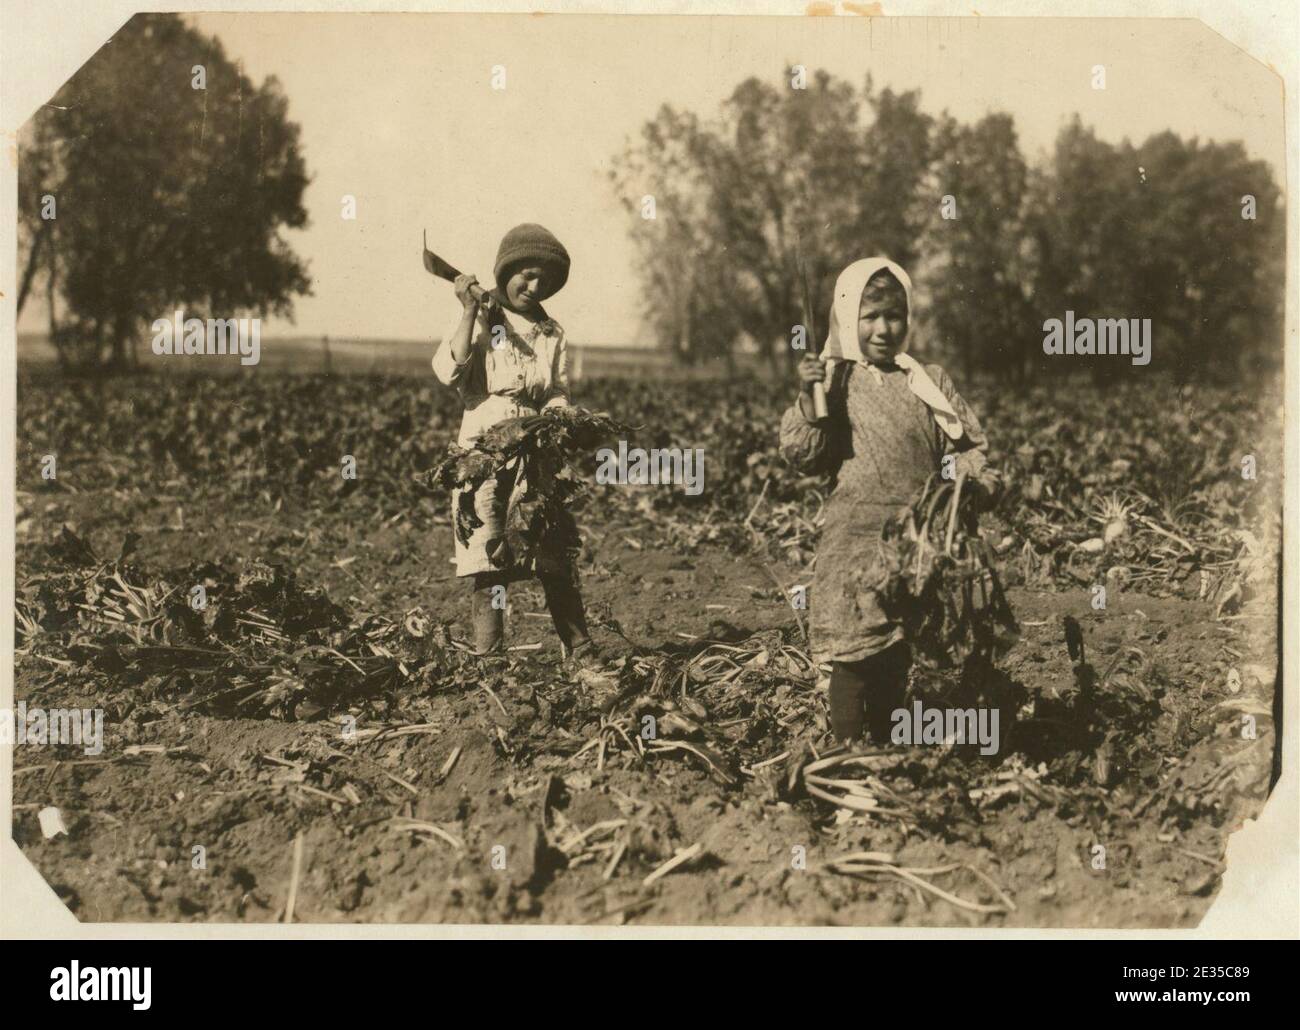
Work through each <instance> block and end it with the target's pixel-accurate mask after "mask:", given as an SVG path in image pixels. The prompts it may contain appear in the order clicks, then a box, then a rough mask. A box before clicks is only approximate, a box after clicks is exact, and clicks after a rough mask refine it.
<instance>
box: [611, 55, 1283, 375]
mask: <svg viewBox="0 0 1300 1030" xmlns="http://www.w3.org/2000/svg"><path fill="white" fill-rule="evenodd" d="M796 74H797V72H796V70H794V69H791V70H788V71H787V78H786V79H785V80H784V81H778V82H776V83H770V82H764V81H762V80H760V79H757V78H749V79H746V80H745V81H743V82H742V83H740V85H738V86H737V87H736V89H735V90H734V91H733V93H732V94H731V96H730V97H729V98H728V99H727V101H726V102H725V103H724V104H723V105H722V109H721V110H720V111H719V112H718V113H717V115H716V117H713V118H712V119H708V120H706V119H705V118H703V117H701V116H700V115H699V114H697V113H694V112H690V111H682V110H677V109H675V108H673V107H671V106H668V105H665V106H663V107H661V108H660V110H659V111H658V112H657V114H656V115H655V117H654V118H653V119H651V120H650V121H648V122H647V123H646V124H645V125H644V126H642V128H641V131H640V134H639V137H637V138H635V139H634V140H632V141H630V142H629V143H628V145H627V146H626V148H625V149H624V151H623V152H622V153H621V154H619V155H618V156H617V157H616V158H615V159H614V162H613V166H612V171H611V173H610V176H611V179H612V181H613V185H614V188H615V190H616V191H617V193H618V196H619V198H620V200H621V202H622V203H623V205H624V207H625V208H626V210H627V212H628V215H629V230H630V232H631V235H632V239H633V240H634V242H635V244H636V249H637V253H638V255H639V259H640V269H639V271H640V275H641V281H642V290H643V314H644V318H645V320H646V323H647V325H648V326H649V328H650V329H651V331H652V333H653V335H654V337H655V339H656V340H657V342H658V344H659V345H660V346H661V347H662V348H664V349H666V350H668V351H670V352H671V353H672V354H673V355H674V356H675V357H676V358H678V359H679V360H681V361H682V362H684V363H688V364H690V363H698V362H701V361H705V360H709V359H714V358H727V359H730V358H731V357H732V356H733V355H734V354H735V353H736V352H737V349H738V348H739V347H740V346H741V344H742V343H743V342H748V343H749V344H750V345H751V346H754V347H757V349H758V352H759V353H760V354H761V355H762V356H763V357H764V358H765V359H766V361H767V362H769V363H770V364H771V365H773V366H774V367H775V366H777V365H778V364H779V363H781V362H782V361H785V362H793V361H794V360H796V359H797V357H798V356H799V352H798V351H797V350H796V349H795V348H794V347H792V346H791V342H792V339H793V338H794V336H793V327H794V326H796V325H802V324H803V321H804V317H803V303H802V297H801V292H802V282H803V279H804V278H805V277H806V278H807V281H808V283H809V288H808V290H809V293H810V295H811V304H810V307H811V309H812V316H813V317H812V319H811V320H812V321H813V322H814V323H815V326H816V332H817V333H818V335H819V337H824V335H825V332H826V326H825V321H826V312H827V311H828V309H829V305H830V296H831V291H832V289H833V286H834V281H835V277H836V275H837V274H838V272H839V270H840V269H841V268H842V267H843V266H845V265H846V264H848V262H849V261H851V260H853V259H855V258H858V257H863V256H869V255H871V254H876V253H883V254H886V255H888V256H889V257H892V258H893V259H894V260H895V261H897V262H898V263H899V264H901V265H903V267H905V268H907V269H908V270H909V272H910V273H911V274H912V277H913V280H914V282H915V283H916V286H917V292H916V304H915V307H916V310H917V313H916V317H915V321H914V329H913V332H914V333H916V334H917V336H918V337H919V338H920V339H921V340H922V341H923V346H924V350H925V353H926V355H927V356H930V357H934V358H936V359H938V360H942V361H946V362H950V363H952V364H953V365H955V366H956V367H958V368H961V369H963V371H964V372H966V373H967V374H971V373H973V372H976V371H980V372H988V373H993V374H998V375H1002V376H1008V377H1010V378H1012V379H1014V380H1017V381H1023V380H1027V379H1031V378H1038V377H1043V376H1049V375H1052V374H1054V373H1059V372H1064V371H1068V370H1069V369H1070V368H1077V367H1080V363H1082V364H1083V365H1088V364H1089V361H1088V359H1076V360H1074V361H1070V362H1062V361H1059V360H1055V359H1051V358H1049V357H1048V356H1046V355H1045V354H1044V353H1043V339H1044V329H1043V325H1044V322H1045V321H1046V320H1048V319H1051V318H1057V319H1059V318H1062V317H1063V316H1064V314H1065V312H1066V311H1067V310H1070V311H1073V312H1075V313H1076V315H1078V316H1079V317H1080V318H1083V317H1088V318H1126V319H1127V318H1150V319H1151V320H1152V323H1153V325H1154V327H1155V329H1154V332H1153V335H1154V336H1155V338H1156V342H1155V345H1154V348H1153V350H1154V352H1155V360H1154V362H1153V365H1154V366H1155V367H1160V366H1163V367H1164V368H1166V369H1173V370H1174V371H1175V372H1176V373H1177V374H1178V375H1180V376H1189V375H1193V374H1202V373H1217V374H1223V375H1231V376H1239V375H1244V374H1247V372H1248V371H1249V370H1251V369H1254V368H1258V367H1260V366H1261V365H1276V364H1277V363H1279V362H1280V360H1281V351H1282V335H1281V334H1282V311H1283V287H1284V279H1285V233H1284V228H1283V227H1284V225H1285V214H1284V211H1283V201H1282V195H1281V190H1280V189H1279V187H1278V185H1277V184H1276V182H1275V181H1274V177H1273V174H1272V172H1271V170H1270V168H1269V166H1268V165H1267V164H1266V163H1264V162H1262V161H1258V160H1251V159H1250V157H1249V156H1248V155H1247V153H1246V151H1245V149H1244V148H1243V146H1242V145H1241V144H1240V143H1238V142H1222V143H1221V142H1214V141H1210V142H1205V141H1201V140H1199V139H1191V140H1185V139H1183V138H1181V137H1180V136H1178V135H1177V134H1175V133H1173V132H1161V133H1158V134H1155V135H1153V136H1151V137H1150V138H1148V139H1147V140H1145V141H1144V142H1143V143H1141V144H1140V145H1136V146H1135V145H1134V144H1132V143H1130V142H1129V141H1128V140H1125V141H1123V142H1121V143H1119V144H1113V143H1109V142H1106V141H1104V140H1102V139H1100V138H1098V136H1097V134H1096V132H1095V131H1094V130H1093V129H1092V128H1090V127H1088V126H1085V125H1084V124H1083V123H1082V122H1081V120H1080V119H1079V117H1078V116H1077V115H1075V116H1074V117H1073V118H1072V119H1071V120H1069V121H1068V122H1067V123H1066V124H1065V125H1064V126H1063V127H1062V128H1061V130H1060V132H1059V134H1058V136H1057V138H1056V141H1055V146H1054V147H1053V149H1052V150H1051V152H1050V153H1049V154H1047V155H1045V156H1044V157H1043V158H1041V159H1039V160H1037V161H1034V162H1031V161H1029V160H1027V159H1026V157H1025V156H1024V154H1023V153H1022V151H1021V148H1020V144H1019V139H1018V137H1017V133H1016V127H1015V122H1014V120H1013V118H1012V117H1011V115H1009V114H1006V113H1002V112H995V113H991V114H988V115H986V116H985V117H983V118H981V119H980V120H978V121H977V122H975V123H974V124H963V123H961V122H959V121H957V120H956V119H955V118H953V117H952V116H950V115H949V114H948V113H947V112H946V111H945V112H943V113H941V114H939V115H932V114H929V113H927V112H925V111H924V110H923V109H922V107H921V95H920V92H919V91H915V90H913V91H908V92H902V93H897V92H894V91H893V90H890V89H883V90H877V89H875V88H874V85H873V83H872V81H871V79H870V78H867V80H866V81H865V83H864V85H863V87H862V88H860V89H859V88H856V87H855V86H854V85H853V84H852V83H849V82H846V81H843V80H840V79H837V78H835V77H833V76H831V75H830V74H828V73H826V72H824V71H822V72H817V73H815V74H814V75H812V76H811V77H809V78H808V79H807V81H806V83H804V84H803V85H804V88H791V83H792V82H793V81H794V76H795V75H796ZM818 343H820V339H819V340H818ZM1121 361H1123V362H1126V361H1127V359H1122V358H1109V359H1096V358H1094V359H1091V366H1092V369H1093V373H1094V375H1095V376H1096V377H1097V378H1105V377H1107V376H1108V375H1113V374H1115V373H1117V372H1118V371H1119V370H1120V369H1119V364H1120V362H1121Z"/></svg>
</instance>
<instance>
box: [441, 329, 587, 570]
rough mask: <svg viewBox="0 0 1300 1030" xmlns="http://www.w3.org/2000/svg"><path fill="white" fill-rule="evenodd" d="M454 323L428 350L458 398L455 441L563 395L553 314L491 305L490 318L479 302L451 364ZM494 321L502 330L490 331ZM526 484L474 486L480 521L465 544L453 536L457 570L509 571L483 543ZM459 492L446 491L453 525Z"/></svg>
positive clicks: (563, 361) (557, 564)
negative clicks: (460, 353) (465, 342)
mask: <svg viewBox="0 0 1300 1030" xmlns="http://www.w3.org/2000/svg"><path fill="white" fill-rule="evenodd" d="M459 325H460V323H459V320H457V323H456V326H454V327H453V328H452V331H451V332H448V333H446V334H445V335H444V336H443V338H442V340H443V342H442V343H441V344H440V345H439V347H438V351H437V353H436V354H434V356H433V372H434V374H435V375H436V376H437V377H438V378H439V379H440V380H441V381H442V382H444V383H446V384H447V385H448V386H450V387H453V388H454V389H455V390H456V391H457V392H458V393H459V394H460V396H461V400H462V401H464V404H465V415H464V417H463V418H462V419H461V423H460V435H459V437H458V438H457V441H456V442H457V443H458V444H459V445H460V446H461V447H472V446H473V445H474V441H475V440H477V439H478V436H479V434H480V433H482V432H483V430H485V429H487V428H488V427H490V426H494V425H496V424H497V423H498V422H502V421H504V420H506V419H509V418H515V417H517V416H522V415H535V414H537V413H538V412H539V411H541V410H543V409H545V408H554V407H564V406H565V405H567V404H568V403H569V369H568V346H567V344H566V342H565V338H564V330H563V329H562V328H560V326H559V324H558V323H557V322H555V321H554V320H553V319H550V318H542V319H541V320H539V321H536V322H534V321H531V320H529V319H528V318H525V317H524V316H523V315H519V314H516V313H515V312H510V313H509V314H508V315H507V314H506V313H505V312H503V311H502V310H501V309H499V308H497V309H495V314H494V315H493V316H492V321H491V322H489V316H488V313H487V309H486V308H480V309H479V317H478V322H477V323H476V325H475V327H474V334H473V337H472V339H471V341H470V349H469V356H468V357H467V358H466V359H465V360H464V361H463V362H460V363H459V364H457V362H456V361H455V359H453V358H452V356H451V347H450V346H448V343H447V341H448V340H450V339H451V337H452V335H453V333H454V332H455V330H456V328H458V327H459ZM497 325H500V326H501V327H502V328H503V329H504V332H501V333H498V332H494V329H495V327H496V326H497ZM524 486H525V484H524V483H523V480H522V477H517V476H511V475H506V476H502V477H499V478H496V479H494V478H489V479H487V480H486V481H485V482H484V483H483V484H482V485H481V486H479V488H478V490H477V491H475V494H474V511H475V513H476V514H477V515H478V517H479V518H480V519H481V520H482V521H483V525H481V526H479V527H478V528H477V529H475V530H474V532H473V533H472V534H471V535H470V538H469V542H468V543H467V544H466V543H462V542H461V541H460V540H459V539H457V540H456V575H457V576H473V575H475V574H477V573H481V572H504V571H510V566H509V565H508V564H502V563H500V562H499V561H498V560H494V559H493V557H492V556H490V555H489V548H488V544H489V542H491V541H495V540H499V539H500V538H501V536H502V535H503V533H504V531H505V517H506V511H507V506H508V505H509V503H510V498H511V497H513V496H518V494H519V492H520V491H522V490H523V489H524ZM459 497H460V492H459V491H455V492H454V493H453V494H452V499H451V505H452V524H453V525H455V513H456V506H457V503H458V501H459ZM453 535H454V534H453ZM565 564H566V563H565V562H564V560H563V557H562V556H561V555H559V554H556V555H553V556H545V557H544V558H543V559H542V561H541V566H542V567H543V568H544V570H546V571H562V570H563V569H564V567H565Z"/></svg>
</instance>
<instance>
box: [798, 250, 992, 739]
mask: <svg viewBox="0 0 1300 1030" xmlns="http://www.w3.org/2000/svg"><path fill="white" fill-rule="evenodd" d="M911 299H912V281H911V279H910V278H909V277H908V275H907V273H906V272H905V271H903V269H902V268H900V267H899V266H898V265H896V264H894V263H893V262H892V261H890V260H888V259H887V258H883V257H873V258H867V259H864V260H861V261H856V262H854V263H853V264H851V265H849V267H848V268H846V269H845V270H844V271H843V272H841V273H840V276H839V278H838V279H837V280H836V283H835V295H834V301H833V304H832V309H831V320H830V333H829V336H828V338H827V340H826V346H825V347H824V348H823V351H822V353H821V355H820V356H813V355H809V356H808V357H805V358H804V360H803V362H802V363H801V364H800V366H799V376H800V380H801V385H802V392H801V394H800V397H799V398H798V399H797V400H796V401H795V403H793V404H792V405H791V406H790V408H789V409H788V410H787V411H786V412H785V415H784V416H783V418H782V420H781V451H782V453H783V454H784V455H785V457H786V460H787V461H789V462H790V463H791V464H792V465H794V466H795V467H796V468H798V469H799V470H801V471H803V472H807V473H810V474H824V475H829V476H831V477H832V479H833V481H834V488H833V490H832V492H831V495H830V498H829V500H828V501H827V503H826V509H825V524H824V526H823V529H822V536H821V542H820V544H819V546H818V549H817V561H816V573H815V576H814V579H813V583H812V590H811V593H810V596H809V622H810V625H811V630H812V645H813V653H814V657H815V658H816V659H817V660H818V661H819V662H830V663H831V682H830V715H831V730H832V732H833V733H834V734H835V737H836V738H837V739H839V740H845V741H851V742H858V741H860V740H861V739H862V737H863V730H864V725H865V727H866V729H868V730H869V731H870V734H871V737H872V739H873V741H874V742H875V743H876V744H878V745H883V744H885V743H887V742H888V740H889V729H890V716H891V714H892V713H893V711H894V710H895V709H896V708H898V707H901V705H902V703H903V700H904V692H905V688H906V682H907V671H908V667H909V666H910V664H911V655H910V653H909V651H908V648H907V645H906V644H905V643H903V628H902V626H901V625H900V624H898V623H897V622H893V621H891V620H890V619H888V618H887V617H886V616H885V614H884V612H883V611H882V610H881V607H880V604H879V600H878V598H877V596H876V594H875V592H874V591H872V590H870V589H864V588H863V587H862V585H861V584H863V583H871V582H877V581H878V580H879V576H878V575H875V574H874V573H875V569H876V565H877V562H878V559H879V555H880V547H879V543H880V531H881V529H882V528H883V526H884V522H885V520H886V519H887V518H889V517H890V516H891V515H894V514H896V513H897V512H898V511H899V509H900V508H903V507H905V506H906V505H907V504H909V503H910V502H911V500H912V498H913V497H914V496H915V495H916V493H917V492H918V491H919V490H920V489H921V487H922V486H923V485H924V484H925V481H926V479H927V478H928V477H929V476H930V475H931V474H932V473H934V472H937V471H940V469H941V465H942V462H943V459H944V457H945V455H949V454H951V455H953V458H954V460H953V468H952V474H953V475H954V476H956V475H957V474H958V473H961V472H966V473H968V474H969V475H970V476H971V477H972V478H973V481H974V482H976V483H979V484H981V485H982V486H984V488H985V489H987V490H992V489H993V488H994V487H995V485H996V475H995V473H993V470H992V469H991V468H986V463H987V450H988V442H987V440H986V438H985V436H984V431H983V429H981V427H980V424H979V420H978V419H977V418H976V417H975V413H974V412H973V411H972V410H971V409H970V407H969V406H968V405H967V404H966V402H965V401H964V400H962V398H961V395H960V394H958V393H957V390H956V388H955V387H954V386H953V383H952V380H951V379H950V378H949V377H948V374H947V373H946V372H945V371H944V370H943V369H942V368H940V367H939V366H938V365H925V366H923V365H921V363H920V362H918V361H917V360H916V359H915V358H913V357H912V356H911V355H910V354H908V353H907V331H908V323H909V321H910V317H911ZM818 382H820V383H822V384H823V385H824V388H825V390H826V401H827V408H828V415H827V417H826V418H825V419H818V418H817V417H816V416H815V408H814V405H813V402H812V390H813V384H815V383H818Z"/></svg>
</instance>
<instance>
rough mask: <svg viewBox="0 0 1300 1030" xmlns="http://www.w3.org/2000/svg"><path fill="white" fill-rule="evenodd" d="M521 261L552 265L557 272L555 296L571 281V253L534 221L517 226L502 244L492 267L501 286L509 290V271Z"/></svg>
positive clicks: (552, 291) (553, 289)
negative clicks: (506, 286)
mask: <svg viewBox="0 0 1300 1030" xmlns="http://www.w3.org/2000/svg"><path fill="white" fill-rule="evenodd" d="M521 262H522V263H525V264H532V263H536V264H544V265H549V266H550V267H551V269H553V270H554V272H555V282H554V283H553V284H551V285H552V287H553V288H552V290H551V294H552V295H553V294H556V293H559V292H560V288H561V287H562V286H563V285H564V284H565V283H566V282H567V281H568V278H569V252H568V251H567V250H565V249H564V244H563V243H561V242H560V241H559V240H557V239H556V238H555V236H554V235H553V234H552V233H550V232H549V231H548V230H546V229H544V228H542V227H541V226H540V225H534V224H533V223H532V222H525V223H524V224H523V225H516V226H515V227H514V228H513V229H511V230H510V231H509V232H508V233H506V235H505V238H504V239H503V240H502V241H501V247H500V249H499V250H498V251H497V260H496V264H495V265H494V266H493V268H492V274H493V275H494V276H495V277H496V282H497V286H498V287H500V288H502V289H504V288H505V285H506V284H505V275H506V271H507V270H508V269H509V268H510V266H512V265H517V264H520V263H521Z"/></svg>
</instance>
